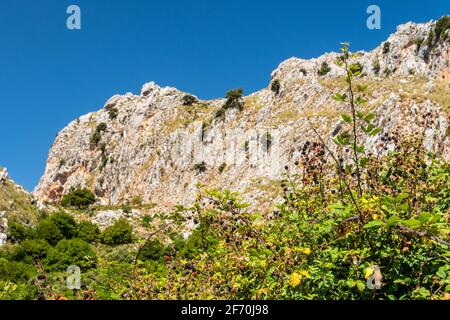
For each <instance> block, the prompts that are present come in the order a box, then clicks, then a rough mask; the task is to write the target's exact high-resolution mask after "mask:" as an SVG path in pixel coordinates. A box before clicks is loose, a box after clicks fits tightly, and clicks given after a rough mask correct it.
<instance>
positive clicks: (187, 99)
mask: <svg viewBox="0 0 450 320" xmlns="http://www.w3.org/2000/svg"><path fill="white" fill-rule="evenodd" d="M196 102H197V99H196V98H195V97H194V96H192V95H190V94H187V95H185V96H184V97H183V105H184V106H192V105H193V104H194V103H196Z"/></svg>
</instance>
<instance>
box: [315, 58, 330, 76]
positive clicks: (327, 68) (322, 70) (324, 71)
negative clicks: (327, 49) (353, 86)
mask: <svg viewBox="0 0 450 320" xmlns="http://www.w3.org/2000/svg"><path fill="white" fill-rule="evenodd" d="M330 71H331V68H330V66H329V65H328V63H326V62H325V61H324V62H322V65H321V66H320V69H319V70H318V71H317V74H318V75H319V76H324V75H326V74H327V73H328V72H330Z"/></svg>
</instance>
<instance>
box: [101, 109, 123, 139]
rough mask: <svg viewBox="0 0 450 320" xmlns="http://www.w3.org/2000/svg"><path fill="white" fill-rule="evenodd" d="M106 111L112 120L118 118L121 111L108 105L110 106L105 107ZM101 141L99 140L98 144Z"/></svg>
mask: <svg viewBox="0 0 450 320" xmlns="http://www.w3.org/2000/svg"><path fill="white" fill-rule="evenodd" d="M105 109H106V111H108V115H109V118H110V119H111V120H114V119H116V118H117V116H118V115H119V109H117V108H116V107H114V105H111V104H108V105H107V106H106V107H105ZM105 129H106V127H105ZM95 140H97V139H95ZM99 141H100V140H98V141H97V143H98V142H99Z"/></svg>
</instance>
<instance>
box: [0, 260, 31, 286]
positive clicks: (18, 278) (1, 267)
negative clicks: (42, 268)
mask: <svg viewBox="0 0 450 320" xmlns="http://www.w3.org/2000/svg"><path fill="white" fill-rule="evenodd" d="M34 272H35V270H34V268H33V267H32V266H30V265H28V264H25V263H23V262H15V261H8V260H6V259H4V258H0V280H2V281H5V280H6V281H11V282H14V283H20V282H22V283H23V282H25V281H28V280H29V279H30V278H31V277H32V276H33V274H34Z"/></svg>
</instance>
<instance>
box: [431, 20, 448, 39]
mask: <svg viewBox="0 0 450 320" xmlns="http://www.w3.org/2000/svg"><path fill="white" fill-rule="evenodd" d="M448 30H450V16H443V17H442V18H440V19H439V20H438V21H437V22H436V25H435V27H434V33H435V39H436V41H437V42H439V41H440V40H442V41H445V40H446V39H447V38H448V37H449V34H448V33H447V31H448Z"/></svg>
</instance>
